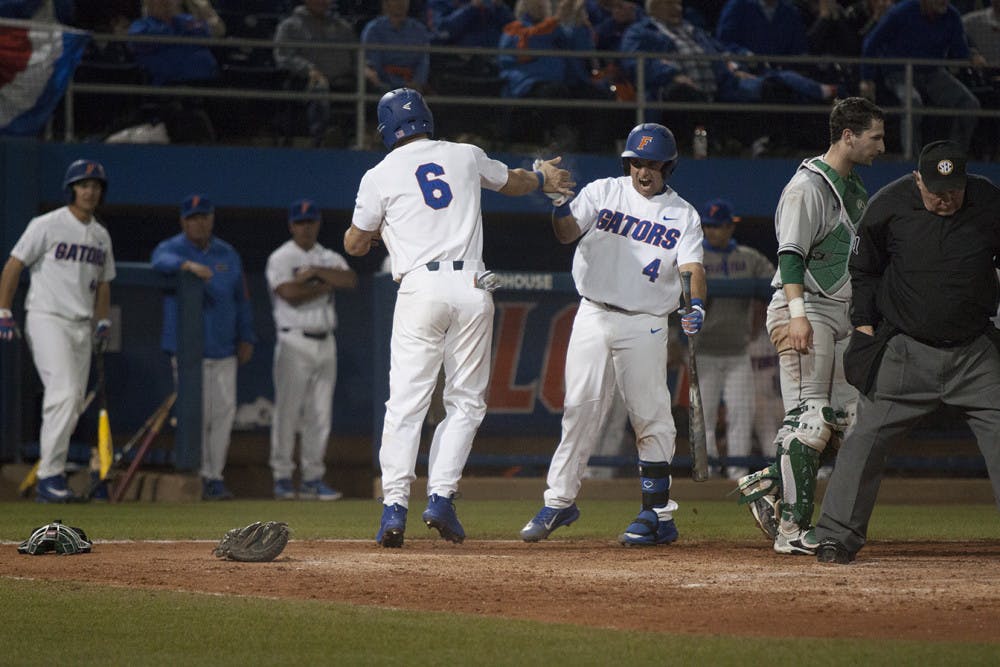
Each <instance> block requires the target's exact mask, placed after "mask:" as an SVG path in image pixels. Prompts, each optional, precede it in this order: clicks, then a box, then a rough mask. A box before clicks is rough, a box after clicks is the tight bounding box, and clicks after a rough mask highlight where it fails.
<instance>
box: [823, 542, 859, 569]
mask: <svg viewBox="0 0 1000 667" xmlns="http://www.w3.org/2000/svg"><path fill="white" fill-rule="evenodd" d="M816 560H817V561H818V562H820V563H833V564H835V565H847V564H849V563H851V562H853V561H854V552H852V551H848V550H847V547H845V546H844V545H843V544H841V543H840V542H838V541H837V540H834V539H829V538H828V539H825V540H823V541H822V542H820V543H819V546H818V547H816Z"/></svg>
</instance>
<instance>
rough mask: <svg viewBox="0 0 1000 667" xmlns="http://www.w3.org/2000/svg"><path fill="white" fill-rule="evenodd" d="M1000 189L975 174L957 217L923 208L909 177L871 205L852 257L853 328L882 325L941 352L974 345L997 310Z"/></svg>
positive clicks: (884, 191)
mask: <svg viewBox="0 0 1000 667" xmlns="http://www.w3.org/2000/svg"><path fill="white" fill-rule="evenodd" d="M998 256H1000V188H997V187H996V186H995V185H993V184H992V183H991V182H990V181H989V179H986V178H983V177H982V176H975V175H973V174H969V175H968V180H967V184H966V188H965V202H964V203H963V204H962V208H960V209H959V210H958V211H957V212H956V213H955V214H954V215H950V216H939V215H935V214H934V213H931V212H930V211H928V210H927V209H925V208H924V204H923V201H922V200H921V198H920V191H919V190H918V189H917V183H916V178H915V177H914V176H913V175H912V174H910V175H907V176H904V177H902V178H900V179H897V180H895V181H893V182H892V183H890V184H889V185H887V186H885V187H884V188H882V189H881V190H879V191H878V192H877V193H876V194H875V196H874V197H872V199H871V201H870V202H869V204H868V209H867V210H866V211H865V214H864V217H863V218H862V220H861V226H860V229H859V231H858V239H857V244H856V245H855V248H854V251H853V253H852V254H851V260H850V269H851V286H852V288H853V292H854V295H853V300H852V302H851V324H853V325H854V326H855V327H858V326H862V325H866V324H870V325H873V326H878V324H879V323H880V322H881V321H882V320H883V319H885V320H887V321H888V323H889V324H892V325H894V326H895V328H897V329H899V330H900V331H902V332H903V333H905V334H907V335H908V336H910V337H912V338H915V339H917V340H919V341H921V342H923V343H927V344H929V345H935V346H950V345H958V344H963V343H966V342H969V341H971V340H972V339H974V338H976V337H977V336H979V335H980V334H982V333H983V332H984V331H986V328H987V327H990V326H992V323H991V322H990V318H991V317H993V316H994V315H995V314H996V312H997V298H998V286H997V276H996V271H995V268H994V267H995V266H996V258H997V257H998Z"/></svg>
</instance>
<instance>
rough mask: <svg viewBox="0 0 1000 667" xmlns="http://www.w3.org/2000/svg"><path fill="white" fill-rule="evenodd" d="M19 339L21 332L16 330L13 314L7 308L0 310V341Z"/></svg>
mask: <svg viewBox="0 0 1000 667" xmlns="http://www.w3.org/2000/svg"><path fill="white" fill-rule="evenodd" d="M20 337H21V332H20V331H18V329H17V320H15V319H14V313H12V312H10V309H8V308H2V309H0V340H14V339H15V338H20Z"/></svg>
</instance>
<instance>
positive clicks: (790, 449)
mask: <svg viewBox="0 0 1000 667" xmlns="http://www.w3.org/2000/svg"><path fill="white" fill-rule="evenodd" d="M786 442H787V443H788V444H787V446H786V447H784V448H783V450H784V451H782V452H781V454H780V458H779V462H780V464H781V486H782V503H783V504H782V510H781V523H782V526H784V524H785V523H786V520H787V521H788V522H794V523H795V524H797V525H798V526H799V527H801V528H803V529H807V528H809V526H810V523H811V521H812V514H813V505H814V504H815V495H816V471H817V470H819V455H820V452H819V451H818V450H816V449H814V448H813V447H810V446H807V445H805V444H803V443H802V442H801V441H800V440H799V439H798V438H796V437H790V438H789V439H788V440H787V441H786Z"/></svg>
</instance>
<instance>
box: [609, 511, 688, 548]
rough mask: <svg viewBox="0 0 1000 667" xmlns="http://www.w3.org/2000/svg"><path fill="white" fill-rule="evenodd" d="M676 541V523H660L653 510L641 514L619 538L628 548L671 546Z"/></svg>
mask: <svg viewBox="0 0 1000 667" xmlns="http://www.w3.org/2000/svg"><path fill="white" fill-rule="evenodd" d="M676 539H677V524H675V523H674V520H673V519H670V520H669V521H660V517H659V516H657V514H656V512H654V511H653V510H642V511H641V512H639V516H637V517H636V518H635V520H634V521H632V523H630V524H629V526H628V528H626V529H625V532H624V533H622V534H621V535H620V536H619V537H618V541H619V542H621V543H622V544H624V545H625V546H627V547H631V546H638V547H649V546H655V545H657V544H670V543H671V542H673V541H675V540H676Z"/></svg>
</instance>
